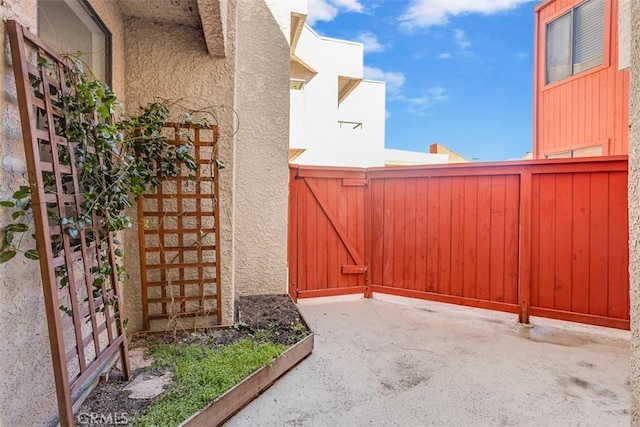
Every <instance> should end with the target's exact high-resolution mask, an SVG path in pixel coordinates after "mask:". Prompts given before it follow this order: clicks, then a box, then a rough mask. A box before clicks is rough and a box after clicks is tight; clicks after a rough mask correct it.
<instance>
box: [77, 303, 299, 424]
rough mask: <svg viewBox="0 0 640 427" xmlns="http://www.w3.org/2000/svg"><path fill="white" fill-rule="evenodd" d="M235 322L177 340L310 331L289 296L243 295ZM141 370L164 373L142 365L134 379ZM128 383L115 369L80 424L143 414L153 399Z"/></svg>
mask: <svg viewBox="0 0 640 427" xmlns="http://www.w3.org/2000/svg"><path fill="white" fill-rule="evenodd" d="M236 307H237V316H236V319H237V321H236V323H235V324H234V325H233V326H231V327H228V328H214V329H199V330H197V331H178V332H177V333H176V341H177V342H179V343H183V344H198V345H201V346H207V347H211V348H218V347H221V346H225V345H228V344H230V343H232V342H234V341H236V340H238V339H241V338H246V339H251V340H256V341H262V342H265V341H270V342H273V343H276V344H290V345H292V344H295V343H296V342H298V341H300V340H301V339H302V338H304V337H305V336H306V335H308V333H309V329H308V328H307V326H306V324H304V321H303V320H302V318H301V317H300V314H299V312H298V309H297V308H296V306H295V305H294V304H293V303H292V302H291V299H290V298H289V296H288V295H256V296H246V297H240V298H239V301H238V303H237V304H236ZM159 342H165V343H171V342H175V341H174V335H173V334H172V333H154V334H144V333H141V334H138V335H137V336H135V337H133V338H132V339H130V342H129V348H130V349H132V348H139V347H143V348H148V347H150V346H152V345H153V344H155V343H159ZM142 372H149V373H153V374H159V375H161V374H162V373H163V372H164V368H162V367H154V366H153V365H152V366H151V367H148V368H141V369H138V370H136V371H134V372H132V375H131V380H133V379H134V378H135V377H136V376H137V375H139V374H140V373H142ZM127 384H128V382H127V381H124V378H123V377H122V373H121V372H120V370H118V369H117V368H113V369H112V370H111V372H110V373H109V379H108V381H106V382H100V383H99V384H98V386H97V387H96V389H95V390H94V391H93V392H92V393H91V395H89V397H88V398H87V399H86V400H85V402H84V403H83V405H82V407H81V408H80V410H79V411H77V413H76V423H77V424H78V425H84V424H90V425H129V423H128V421H129V420H130V419H131V418H132V417H133V415H135V414H142V413H143V412H144V410H145V409H146V408H147V407H148V406H149V405H151V403H153V400H154V399H129V397H128V395H129V393H128V392H127V391H123V390H122V389H123V388H124V387H125V386H126V385H127Z"/></svg>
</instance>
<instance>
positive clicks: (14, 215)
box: [11, 211, 25, 220]
mask: <svg viewBox="0 0 640 427" xmlns="http://www.w3.org/2000/svg"><path fill="white" fill-rule="evenodd" d="M24 215H25V212H24V211H15V212H14V213H12V214H11V218H13V219H14V220H15V219H18V218H20V217H21V216H24Z"/></svg>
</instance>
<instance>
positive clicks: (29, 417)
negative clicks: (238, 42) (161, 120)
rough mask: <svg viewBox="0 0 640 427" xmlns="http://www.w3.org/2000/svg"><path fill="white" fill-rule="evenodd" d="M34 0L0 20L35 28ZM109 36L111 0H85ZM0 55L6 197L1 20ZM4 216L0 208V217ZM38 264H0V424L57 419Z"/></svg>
mask: <svg viewBox="0 0 640 427" xmlns="http://www.w3.org/2000/svg"><path fill="white" fill-rule="evenodd" d="M36 4H37V3H36V0H11V1H4V2H1V3H0V15H1V16H2V20H3V22H6V20H7V19H16V20H18V22H20V23H22V24H23V25H25V26H26V27H27V28H28V29H29V30H30V31H32V32H34V33H36V32H37V6H36ZM91 4H92V6H93V7H94V8H95V10H96V12H97V13H98V14H99V15H100V16H101V18H102V19H103V21H104V22H105V25H107V27H108V28H109V30H110V31H111V33H112V36H113V45H114V52H118V50H119V51H120V52H122V48H121V45H122V42H123V37H122V26H121V22H120V20H119V13H118V10H117V8H116V7H115V5H114V4H113V3H111V2H109V1H108V0H91ZM0 37H1V38H2V43H3V46H4V51H3V52H4V55H2V57H1V59H0V61H1V63H0V70H1V71H0V72H1V73H2V76H0V77H1V79H0V81H2V87H3V91H2V97H0V114H1V115H2V123H3V125H2V130H1V131H0V158H1V159H2V160H1V162H2V163H1V166H0V200H4V199H7V198H10V196H11V194H12V193H13V191H15V189H16V188H17V187H18V186H19V185H24V184H26V181H25V178H24V175H25V173H26V165H25V158H24V150H23V142H22V134H21V131H20V117H19V112H18V106H17V99H16V93H15V82H14V77H13V72H12V69H11V61H10V50H9V47H8V44H9V42H8V37H7V35H6V30H5V26H4V23H3V25H2V34H1V36H0ZM122 59H123V56H122V55H115V57H114V58H113V66H114V67H113V69H114V76H113V83H114V84H113V85H114V88H115V89H116V92H117V93H118V95H119V96H122V95H123V91H122V89H123V87H124V85H123V77H124V70H123V61H122ZM8 220H9V219H8V217H7V215H6V212H5V211H4V210H0V223H6V222H7V221H8ZM39 278H40V271H39V268H38V264H37V263H35V262H33V261H27V260H26V259H24V258H23V257H21V256H18V257H16V258H15V259H13V260H12V261H11V262H9V263H7V264H0V284H2V286H0V342H1V343H2V345H0V366H2V373H1V374H0V426H21V425H25V426H27V425H29V426H39V425H50V424H51V423H54V422H55V420H56V419H57V403H56V395H55V387H54V380H53V373H52V364H51V353H50V349H49V336H48V330H47V322H46V315H45V310H44V298H43V296H42V285H41V282H40V280H39Z"/></svg>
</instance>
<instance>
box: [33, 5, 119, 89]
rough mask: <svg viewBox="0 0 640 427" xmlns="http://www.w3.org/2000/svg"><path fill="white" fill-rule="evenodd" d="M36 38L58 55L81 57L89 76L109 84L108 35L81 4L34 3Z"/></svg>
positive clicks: (109, 49)
mask: <svg viewBox="0 0 640 427" xmlns="http://www.w3.org/2000/svg"><path fill="white" fill-rule="evenodd" d="M38 36H39V37H40V38H41V39H42V40H43V41H44V42H45V43H47V44H48V45H49V46H51V47H52V48H54V49H56V50H57V51H58V52H60V53H69V54H72V55H75V54H77V53H78V52H80V53H81V56H80V59H82V61H83V62H84V63H85V64H86V65H87V66H88V67H89V68H90V69H91V71H92V72H93V74H94V75H95V76H96V77H97V78H98V79H100V80H102V81H103V82H106V83H111V75H110V74H111V70H110V57H111V34H110V33H109V31H108V30H107V28H106V26H105V25H104V23H103V22H102V21H101V20H100V18H98V16H97V15H96V14H95V12H94V11H93V9H92V8H91V6H89V4H88V3H87V2H86V1H84V0H38Z"/></svg>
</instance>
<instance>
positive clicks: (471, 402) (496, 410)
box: [226, 296, 630, 427]
mask: <svg viewBox="0 0 640 427" xmlns="http://www.w3.org/2000/svg"><path fill="white" fill-rule="evenodd" d="M300 309H301V311H302V313H303V315H304V317H305V318H306V320H307V322H308V323H309V324H310V326H311V328H312V329H313V330H314V331H315V333H316V341H315V349H314V351H313V354H312V355H311V356H310V357H309V358H307V359H306V360H304V361H302V363H301V364H299V365H298V366H297V367H296V368H294V369H293V370H292V371H291V372H289V373H287V374H286V375H285V376H283V377H282V378H281V379H280V380H278V381H277V382H276V383H275V384H274V385H273V386H272V387H271V388H269V389H268V390H266V391H265V392H264V394H262V395H261V396H259V397H258V398H257V399H256V400H254V401H253V402H252V403H250V404H249V405H248V406H247V407H245V408H244V409H243V410H242V411H241V412H239V413H238V414H237V415H236V416H235V417H234V418H233V419H231V420H230V421H229V422H228V423H227V424H226V425H227V426H229V427H233V426H423V425H446V426H485V425H486V426H506V425H519V426H570V425H580V426H617V425H620V426H623V425H624V426H628V425H629V422H630V420H629V412H628V411H629V402H630V397H629V392H628V390H627V376H628V370H629V360H630V351H629V333H628V332H627V331H618V330H612V329H606V328H597V327H590V326H585V325H578V324H572V323H567V322H558V321H553V320H548V319H540V318H534V319H532V320H533V324H534V326H533V327H524V326H521V325H518V324H517V323H516V322H515V320H516V316H515V315H513V314H508V313H498V312H492V311H487V310H480V309H471V308H465V307H458V306H452V305H447V304H439V303H433V302H425V301H417V300H410V299H405V298H398V297H389V296H376V298H375V299H373V300H364V299H353V298H352V299H351V300H345V299H341V300H337V299H335V298H334V299H318V300H307V301H303V302H302V304H301V306H300Z"/></svg>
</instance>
